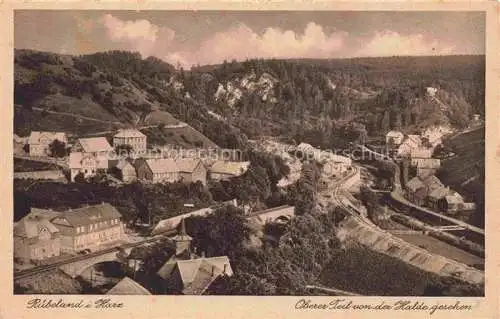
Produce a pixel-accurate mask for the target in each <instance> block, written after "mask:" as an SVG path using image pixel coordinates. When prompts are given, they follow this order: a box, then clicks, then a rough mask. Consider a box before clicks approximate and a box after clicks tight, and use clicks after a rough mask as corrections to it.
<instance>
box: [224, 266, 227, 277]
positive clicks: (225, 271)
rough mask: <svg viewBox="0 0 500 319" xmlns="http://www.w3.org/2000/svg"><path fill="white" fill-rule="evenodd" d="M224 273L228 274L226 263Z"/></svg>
mask: <svg viewBox="0 0 500 319" xmlns="http://www.w3.org/2000/svg"><path fill="white" fill-rule="evenodd" d="M224 275H227V264H224Z"/></svg>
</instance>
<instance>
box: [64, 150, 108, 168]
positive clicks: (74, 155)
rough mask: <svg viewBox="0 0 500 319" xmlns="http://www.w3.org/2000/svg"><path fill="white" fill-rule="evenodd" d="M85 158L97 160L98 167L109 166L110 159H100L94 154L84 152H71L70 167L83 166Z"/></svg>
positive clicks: (96, 165)
mask: <svg viewBox="0 0 500 319" xmlns="http://www.w3.org/2000/svg"><path fill="white" fill-rule="evenodd" d="M84 160H92V161H94V162H95V167H96V168H108V161H107V160H103V159H99V158H97V157H95V156H93V155H92V154H89V153H82V152H71V153H70V154H69V168H74V169H79V168H82V167H83V161H84Z"/></svg>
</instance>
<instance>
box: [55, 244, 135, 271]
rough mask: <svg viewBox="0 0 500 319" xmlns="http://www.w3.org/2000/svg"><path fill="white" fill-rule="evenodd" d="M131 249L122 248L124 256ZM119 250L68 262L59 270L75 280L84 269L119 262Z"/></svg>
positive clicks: (115, 249)
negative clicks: (104, 263)
mask: <svg viewBox="0 0 500 319" xmlns="http://www.w3.org/2000/svg"><path fill="white" fill-rule="evenodd" d="M132 248H133V247H126V248H123V250H122V251H123V253H124V256H128V255H129V254H130V251H132ZM119 254H120V248H113V249H112V250H111V251H109V252H104V253H101V252H100V253H98V254H95V255H92V256H90V257H88V256H87V258H84V259H80V260H76V261H74V262H69V263H65V264H63V265H61V266H60V267H59V269H61V270H62V271H64V272H65V273H66V274H68V275H70V276H71V278H76V277H78V276H79V275H81V274H82V273H83V272H84V271H85V269H87V268H89V267H91V266H93V265H96V264H100V263H103V262H112V261H119V259H120V258H119Z"/></svg>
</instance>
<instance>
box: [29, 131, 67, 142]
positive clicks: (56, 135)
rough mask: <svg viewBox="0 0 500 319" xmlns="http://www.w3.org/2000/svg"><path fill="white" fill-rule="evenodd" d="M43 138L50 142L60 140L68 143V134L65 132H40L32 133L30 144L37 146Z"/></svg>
mask: <svg viewBox="0 0 500 319" xmlns="http://www.w3.org/2000/svg"><path fill="white" fill-rule="evenodd" d="M42 137H46V138H48V139H49V140H52V141H53V140H59V141H61V142H64V141H66V133H64V132H40V131H32V132H31V134H30V136H29V138H28V144H37V143H39V142H40V139H41V138H42Z"/></svg>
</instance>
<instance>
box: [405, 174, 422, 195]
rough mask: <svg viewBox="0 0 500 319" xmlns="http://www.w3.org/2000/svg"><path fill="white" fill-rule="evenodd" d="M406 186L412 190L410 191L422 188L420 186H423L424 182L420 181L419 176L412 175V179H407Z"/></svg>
mask: <svg viewBox="0 0 500 319" xmlns="http://www.w3.org/2000/svg"><path fill="white" fill-rule="evenodd" d="M406 187H407V188H408V189H409V190H410V191H412V192H415V191H416V190H418V189H420V188H422V187H425V185H424V183H422V181H421V180H420V178H418V177H414V178H412V179H410V180H409V181H408V183H406Z"/></svg>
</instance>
